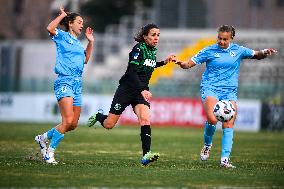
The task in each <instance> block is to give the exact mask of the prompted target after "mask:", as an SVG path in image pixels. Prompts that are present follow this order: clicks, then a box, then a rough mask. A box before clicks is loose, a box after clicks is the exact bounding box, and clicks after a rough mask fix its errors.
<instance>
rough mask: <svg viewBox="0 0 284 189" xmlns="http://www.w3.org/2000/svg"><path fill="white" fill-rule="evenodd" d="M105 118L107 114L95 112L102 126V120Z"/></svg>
mask: <svg viewBox="0 0 284 189" xmlns="http://www.w3.org/2000/svg"><path fill="white" fill-rule="evenodd" d="M106 118H107V115H104V114H101V113H97V115H96V120H97V121H98V122H100V123H101V125H102V126H103V127H104V120H105V119H106Z"/></svg>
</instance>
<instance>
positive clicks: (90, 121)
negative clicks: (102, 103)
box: [87, 109, 104, 128]
mask: <svg viewBox="0 0 284 189" xmlns="http://www.w3.org/2000/svg"><path fill="white" fill-rule="evenodd" d="M98 113H100V114H104V111H103V110H102V109H99V110H98V112H97V113H96V114H93V115H92V116H91V117H89V119H88V122H87V126H88V127H92V126H93V127H94V128H98V127H100V124H96V123H97V114H98Z"/></svg>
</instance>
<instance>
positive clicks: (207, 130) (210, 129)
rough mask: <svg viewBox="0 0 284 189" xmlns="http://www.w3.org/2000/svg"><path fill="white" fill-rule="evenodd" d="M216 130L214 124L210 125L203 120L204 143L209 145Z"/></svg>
mask: <svg viewBox="0 0 284 189" xmlns="http://www.w3.org/2000/svg"><path fill="white" fill-rule="evenodd" d="M215 131H216V125H211V124H210V123H208V121H206V122H205V126H204V144H205V145H211V144H212V140H213V135H214V133H215Z"/></svg>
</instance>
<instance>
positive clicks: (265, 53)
mask: <svg viewBox="0 0 284 189" xmlns="http://www.w3.org/2000/svg"><path fill="white" fill-rule="evenodd" d="M261 51H262V53H263V54H264V55H273V54H275V53H277V50H276V49H273V48H269V49H263V50H261Z"/></svg>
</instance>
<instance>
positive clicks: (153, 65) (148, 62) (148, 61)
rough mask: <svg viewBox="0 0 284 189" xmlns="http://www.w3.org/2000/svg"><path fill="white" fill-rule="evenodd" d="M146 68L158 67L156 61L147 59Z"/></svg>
mask: <svg viewBox="0 0 284 189" xmlns="http://www.w3.org/2000/svg"><path fill="white" fill-rule="evenodd" d="M143 65H144V66H150V67H153V68H154V67H155V66H156V61H155V60H151V59H146V60H145V61H144V64H143Z"/></svg>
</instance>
